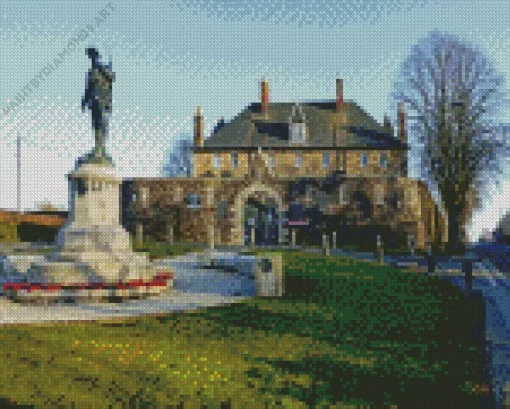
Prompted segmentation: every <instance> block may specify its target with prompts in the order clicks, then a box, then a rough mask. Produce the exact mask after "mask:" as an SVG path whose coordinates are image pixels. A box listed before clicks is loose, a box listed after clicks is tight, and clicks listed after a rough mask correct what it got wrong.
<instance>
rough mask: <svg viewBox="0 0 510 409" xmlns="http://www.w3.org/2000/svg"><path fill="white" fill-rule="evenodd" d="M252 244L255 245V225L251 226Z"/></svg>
mask: <svg viewBox="0 0 510 409" xmlns="http://www.w3.org/2000/svg"><path fill="white" fill-rule="evenodd" d="M250 244H251V245H252V246H254V245H255V226H251V230H250Z"/></svg>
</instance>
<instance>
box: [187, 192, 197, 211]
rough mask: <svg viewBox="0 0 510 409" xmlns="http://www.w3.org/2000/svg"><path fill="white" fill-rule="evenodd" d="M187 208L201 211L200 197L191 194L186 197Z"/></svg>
mask: <svg viewBox="0 0 510 409" xmlns="http://www.w3.org/2000/svg"><path fill="white" fill-rule="evenodd" d="M186 206H187V207H188V208H189V209H199V208H200V195H193V194H189V195H187V196H186Z"/></svg>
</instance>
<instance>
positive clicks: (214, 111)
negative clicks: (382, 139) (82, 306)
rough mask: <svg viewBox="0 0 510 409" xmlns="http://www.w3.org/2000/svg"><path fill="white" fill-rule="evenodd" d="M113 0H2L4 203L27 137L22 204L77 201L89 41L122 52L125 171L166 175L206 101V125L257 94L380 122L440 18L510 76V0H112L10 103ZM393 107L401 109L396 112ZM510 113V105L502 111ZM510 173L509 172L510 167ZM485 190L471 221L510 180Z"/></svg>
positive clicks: (117, 120)
mask: <svg viewBox="0 0 510 409" xmlns="http://www.w3.org/2000/svg"><path fill="white" fill-rule="evenodd" d="M105 7H108V1H91V0H88V1H86V2H78V1H72V2H69V1H60V0H59V1H53V0H45V1H42V0H41V1H27V0H4V1H3V2H2V3H1V5H0V207H2V208H15V206H16V193H15V192H16V160H15V146H16V143H15V140H16V134H17V133H18V132H19V133H20V134H21V136H22V139H23V142H22V149H23V169H24V171H23V186H24V189H23V194H22V204H23V207H24V208H27V209H28V208H33V207H34V206H35V203H36V202H38V201H42V200H45V199H48V200H50V201H52V202H54V203H56V204H58V205H60V206H62V207H66V206H67V183H66V174H67V173H68V171H69V170H70V169H71V168H72V166H73V165H74V160H75V158H76V157H77V156H79V155H82V154H83V153H85V152H86V151H88V150H90V148H91V147H92V145H93V140H94V138H93V135H92V130H91V127H90V114H89V113H87V114H82V112H81V109H80V101H81V97H82V95H83V91H84V79H85V73H86V71H87V69H88V66H89V61H88V59H87V57H86V56H85V54H84V49H85V47H88V46H91V45H93V46H96V47H98V48H99V49H100V51H101V53H102V55H103V57H104V59H106V60H107V59H108V58H109V57H111V59H112V61H113V67H114V71H115V72H116V73H117V79H116V82H115V84H114V112H113V116H112V119H111V125H110V128H111V130H110V137H109V140H108V143H107V149H108V151H109V152H110V154H111V155H112V156H113V159H114V161H115V163H116V165H117V168H118V170H119V173H120V174H121V175H122V176H123V177H133V176H158V175H160V172H161V169H162V165H163V160H164V156H165V153H166V152H168V150H169V149H170V148H171V146H172V142H173V141H174V140H175V139H176V138H179V137H182V136H183V135H189V134H190V132H191V129H192V115H193V113H194V111H195V109H196V106H197V105H201V106H202V109H203V112H204V114H205V124H206V128H207V129H211V128H212V126H213V125H214V123H215V121H216V120H217V119H218V118H219V117H220V116H225V118H227V119H228V118H230V117H232V116H234V115H235V114H236V113H237V112H239V111H240V110H241V109H242V108H243V107H244V106H245V105H246V104H248V103H250V102H251V101H256V100H258V98H259V81H260V79H261V78H262V77H264V78H267V79H268V80H269V83H270V89H271V100H273V101H298V100H307V99H333V98H334V93H335V78H337V77H340V78H344V81H345V85H344V89H345V97H346V98H347V99H352V100H354V101H356V102H357V103H359V104H360V105H361V106H362V107H363V108H364V109H365V110H367V111H368V112H369V113H371V114H372V115H373V116H374V117H375V118H376V119H377V120H379V121H381V120H382V117H383V115H384V114H385V113H391V112H389V110H390V101H389V97H390V93H391V91H392V87H393V83H394V81H395V78H396V75H397V72H398V68H399V66H400V64H401V63H402V62H403V60H404V59H405V58H406V57H407V56H408V55H409V53H410V50H411V47H412V46H413V45H414V44H416V43H417V42H418V41H419V40H420V39H422V38H423V37H426V36H427V34H428V33H429V32H430V31H432V30H434V29H437V30H439V31H444V32H449V33H452V34H455V35H458V36H459V37H460V38H461V39H463V40H466V41H468V42H471V43H473V44H475V45H477V46H480V47H482V49H483V50H484V51H485V52H486V54H487V55H488V56H489V57H490V58H491V59H492V60H493V62H494V64H495V66H496V68H497V69H498V71H500V72H501V73H502V74H503V75H504V76H505V78H506V84H505V86H506V87H507V88H510V84H509V81H510V25H509V24H508V21H510V3H509V2H508V1H504V0H484V1H476V0H475V1H467V0H455V1H453V0H449V1H447V0H438V1H434V0H431V1H426V0H415V1H414V0H407V1H403V0H358V1H341V2H340V1H334V0H316V1H298V0H295V1H292V0H286V1H281V2H275V1H272V0H259V1H257V2H255V1H249V0H236V1H227V0H208V1H206V0H194V1H181V0H174V1H169V2H165V1H144V2H140V1H137V2H135V1H132V2H131V1H122V2H121V1H118V0H117V1H112V2H111V7H112V9H113V10H111V9H110V11H111V12H110V13H109V15H108V16H107V17H105V18H104V22H101V23H99V24H98V25H97V27H96V28H95V31H94V33H93V34H92V35H89V36H88V38H86V39H85V40H83V41H82V42H79V43H78V45H77V48H76V50H74V51H72V52H70V53H69V55H68V56H66V57H65V59H64V61H63V63H62V65H60V66H59V67H58V68H57V69H56V70H55V71H54V72H52V73H51V74H50V75H49V76H48V77H45V79H44V81H42V82H41V83H40V85H39V86H38V87H37V89H35V90H33V91H31V92H29V93H28V95H27V96H26V98H25V100H24V102H23V103H22V104H21V105H20V106H19V107H18V108H17V109H15V110H12V111H10V112H8V113H7V114H5V113H4V112H3V111H2V109H3V108H5V107H8V106H9V103H10V101H12V100H13V99H15V98H16V96H17V95H18V94H19V93H20V92H21V91H22V90H23V88H24V87H25V86H26V85H27V84H28V83H29V81H30V80H31V79H32V78H34V76H36V75H37V74H38V73H39V72H40V70H41V69H42V68H43V67H45V66H46V65H47V64H48V63H50V62H52V61H53V59H54V58H55V57H57V56H58V53H61V52H62V50H63V49H64V48H65V47H66V45H67V44H68V42H69V41H70V39H71V38H73V37H75V36H76V34H77V33H79V32H80V31H81V30H82V29H84V28H85V27H86V26H87V25H89V24H96V18H97V17H99V13H100V10H101V9H103V8H105ZM392 114H393V113H392ZM501 121H502V122H507V123H510V112H506V113H503V114H502V117H501ZM505 178H508V179H510V177H509V176H508V175H505ZM503 186H504V187H503V189H505V190H504V191H502V192H499V193H498V192H495V193H496V194H495V195H494V196H493V197H492V198H491V199H492V200H487V201H486V203H485V210H484V212H483V213H480V214H479V215H478V216H477V219H476V220H475V223H474V226H473V229H472V231H473V232H474V233H476V232H479V231H480V230H481V228H482V227H483V226H484V225H485V226H486V227H489V228H490V227H493V225H494V223H495V221H496V220H497V216H498V215H499V214H500V213H502V212H503V211H504V210H505V209H507V208H508V206H509V202H510V200H509V197H510V185H509V184H508V183H507V184H505V185H503Z"/></svg>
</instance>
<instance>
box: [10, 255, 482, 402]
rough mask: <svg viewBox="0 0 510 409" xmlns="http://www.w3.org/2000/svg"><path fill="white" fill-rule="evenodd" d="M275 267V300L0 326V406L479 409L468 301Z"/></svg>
mask: <svg viewBox="0 0 510 409" xmlns="http://www.w3.org/2000/svg"><path fill="white" fill-rule="evenodd" d="M283 257H284V267H285V272H286V275H287V276H286V295H285V297H283V298H282V299H250V300H249V301H246V302H243V303H240V304H234V305H229V306H223V307H215V308H209V309H207V310H202V311H197V312H190V313H184V314H174V315H167V316H162V317H146V318H140V319H126V320H122V321H117V322H109V323H106V322H103V323H100V322H98V323H73V324H60V325H39V326H18V327H16V326H5V327H3V328H2V329H1V330H0V368H2V370H1V371H0V396H1V397H5V398H8V399H9V400H10V401H12V402H17V403H20V404H34V405H36V407H40V408H108V407H111V408H119V409H121V408H186V409H187V408H191V409H195V408H197V409H198V408H201V407H207V408H246V409H251V408H253V409H257V408H274V407H285V408H292V409H294V408H348V407H350V408H357V407H362V406H361V405H370V407H372V408H381V407H385V408H390V407H394V408H434V409H435V408H465V409H468V408H479V407H483V406H481V404H480V403H479V400H478V399H479V397H480V396H483V394H484V393H485V392H484V390H483V389H484V386H483V382H484V380H483V379H482V375H481V372H482V370H481V368H482V365H483V352H482V347H481V345H480V344H479V343H477V342H476V341H475V340H474V338H473V329H474V328H475V327H476V325H479V324H480V318H481V317H480V314H481V310H480V306H479V304H478V303H476V302H474V301H473V300H471V299H469V298H467V297H466V296H465V295H463V293H462V292H461V291H459V290H458V289H456V288H455V287H453V286H451V285H449V284H447V283H445V282H443V281H441V280H439V279H436V278H429V277H426V276H423V275H417V274H414V273H411V272H408V271H399V270H395V269H393V268H390V267H384V266H375V265H371V264H369V263H365V262H360V261H353V260H350V259H346V258H340V257H327V258H325V257H321V256H319V255H315V254H304V253H299V252H284V253H283ZM181 402H182V403H183V405H181V406H179V405H180V404H181ZM203 405H206V406H203ZM279 405H280V406H279ZM367 407H368V406H367Z"/></svg>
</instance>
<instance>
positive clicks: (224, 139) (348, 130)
mask: <svg viewBox="0 0 510 409" xmlns="http://www.w3.org/2000/svg"><path fill="white" fill-rule="evenodd" d="M299 105H300V106H301V107H302V114H303V115H304V117H305V119H306V123H307V132H308V141H309V143H308V146H310V147H334V146H335V142H334V131H333V129H334V124H335V123H336V122H337V121H338V115H337V113H336V103H335V101H321V102H306V103H302V104H299ZM294 106H295V104H294V103H271V104H269V106H268V110H267V114H266V115H265V116H264V115H263V114H262V113H261V105H260V103H252V104H250V105H249V106H247V107H246V108H245V109H244V110H243V111H241V112H240V113H239V114H238V115H237V116H235V117H234V118H233V119H232V121H230V122H225V123H222V124H221V126H219V127H216V128H215V130H214V131H213V133H212V134H211V135H210V137H209V138H208V139H206V140H205V141H204V147H205V148H221V147H225V148H230V147H232V148H242V147H257V146H269V147H278V146H279V147H285V146H292V145H291V144H290V142H289V119H290V118H291V116H292V111H293V107H294ZM344 109H345V124H344V125H343V126H341V132H340V140H339V146H338V147H345V148H354V147H360V148H385V149H405V148H406V145H405V144H403V143H401V142H400V141H399V140H398V139H396V138H395V137H394V136H393V134H392V133H388V131H387V130H386V129H385V128H384V127H383V126H382V125H380V124H379V123H377V121H376V120H375V119H373V118H372V117H371V116H370V115H369V114H368V113H366V112H365V111H364V110H363V109H362V108H360V107H359V106H358V105H357V104H356V103H354V102H350V101H347V102H345V104H344Z"/></svg>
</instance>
